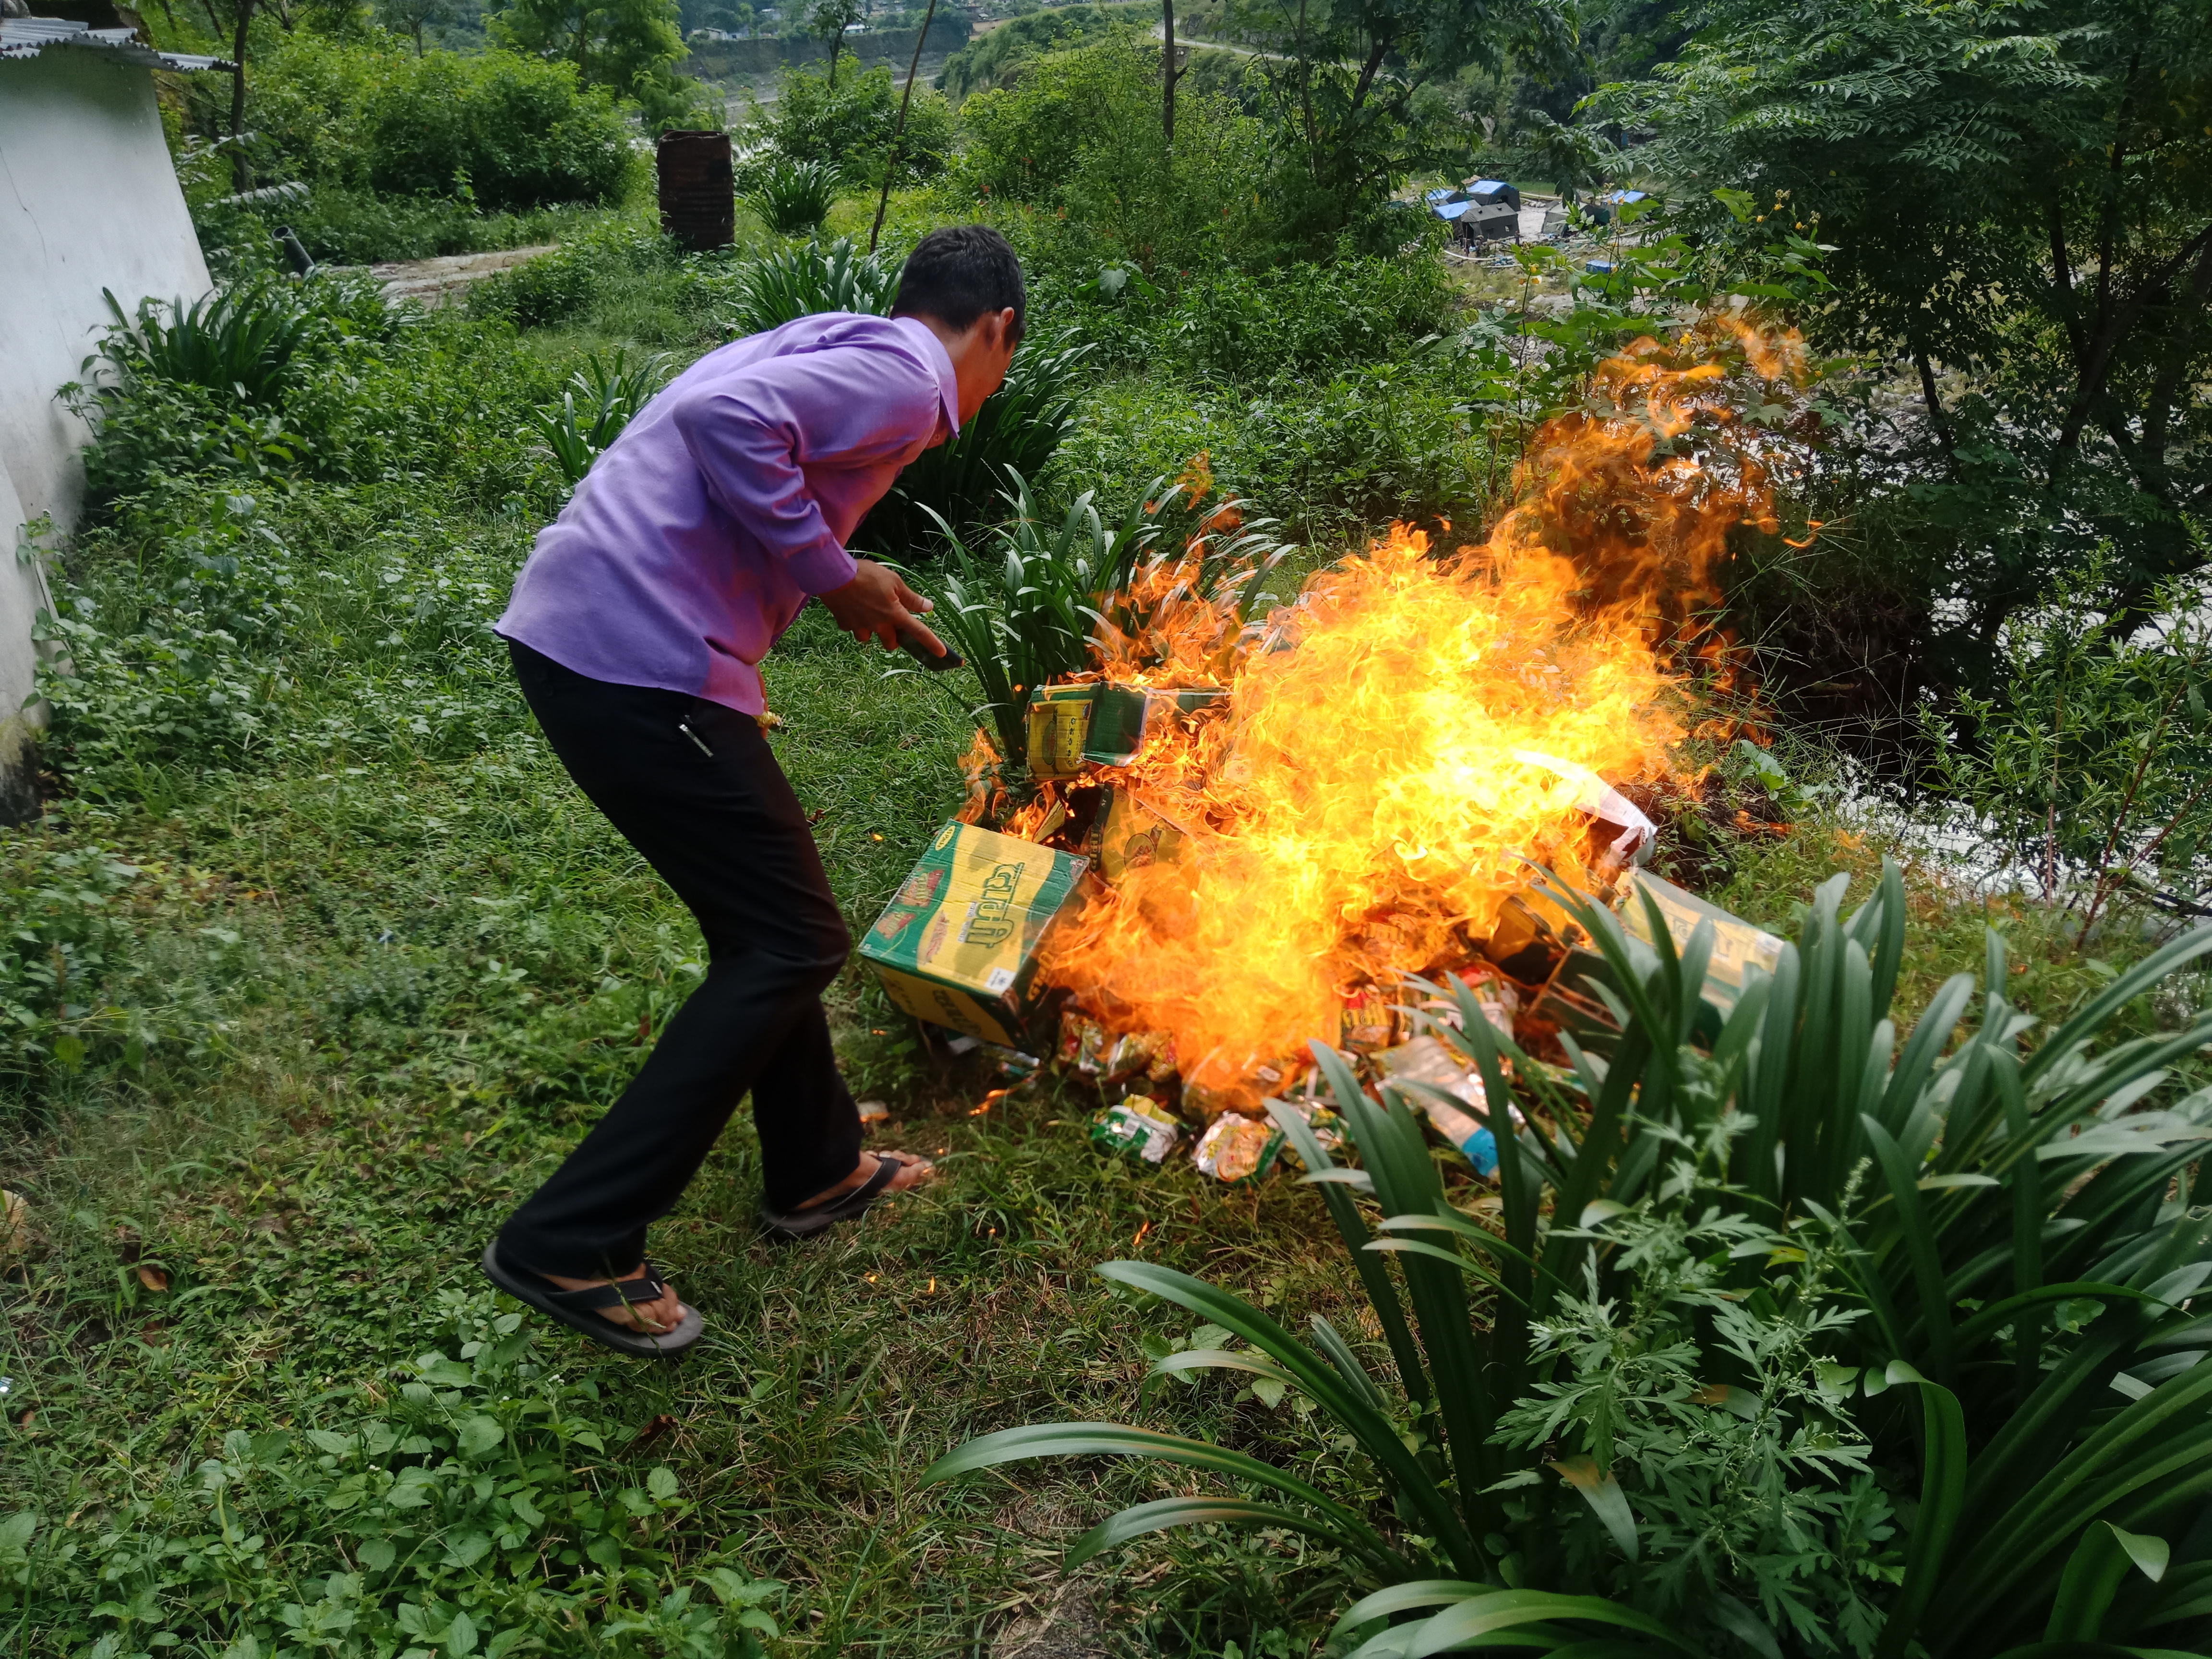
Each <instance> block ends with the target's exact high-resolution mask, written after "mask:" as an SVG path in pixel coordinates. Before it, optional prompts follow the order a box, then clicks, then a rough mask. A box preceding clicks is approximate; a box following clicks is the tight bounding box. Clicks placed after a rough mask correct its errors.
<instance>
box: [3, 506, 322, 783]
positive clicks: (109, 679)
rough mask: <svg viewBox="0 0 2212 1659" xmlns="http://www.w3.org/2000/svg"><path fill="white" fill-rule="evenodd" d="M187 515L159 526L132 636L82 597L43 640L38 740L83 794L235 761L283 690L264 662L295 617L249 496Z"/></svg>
mask: <svg viewBox="0 0 2212 1659" xmlns="http://www.w3.org/2000/svg"><path fill="white" fill-rule="evenodd" d="M186 510H187V512H189V513H191V514H192V516H191V518H188V519H186V520H185V521H184V522H182V523H175V524H172V525H169V526H165V528H166V529H167V531H168V532H169V533H168V534H167V535H165V536H163V537H162V538H161V541H160V556H159V558H158V561H157V562H155V564H154V565H153V566H152V567H151V568H148V569H146V570H145V571H144V572H143V577H142V586H141V589H140V592H139V594H138V596H137V605H136V607H135V614H133V615H132V616H131V617H129V619H128V620H125V621H122V622H121V626H122V627H124V628H127V629H129V631H127V632H120V631H118V623H117V622H112V621H111V620H110V619H109V618H108V617H106V616H105V615H103V614H102V611H103V607H102V606H101V605H100V602H99V601H98V600H96V599H94V598H93V597H92V596H90V595H89V594H88V593H85V592H82V591H76V592H70V593H68V594H66V595H65V596H64V597H63V598H62V599H60V600H59V602H58V605H57V609H56V612H55V614H54V615H53V616H52V617H51V618H50V619H49V620H48V621H47V622H46V623H43V624H42V625H41V627H40V630H39V637H40V638H41V639H42V640H45V641H49V642H51V643H52V644H53V645H55V646H58V647H60V648H59V650H58V651H57V652H55V653H52V654H51V655H49V656H47V657H46V658H45V659H42V660H41V662H40V672H39V690H40V695H41V696H43V697H44V699H45V700H46V703H47V705H48V707H49V708H51V710H52V716H53V720H52V730H51V732H49V734H48V738H47V743H48V745H49V747H50V749H51V750H52V756H53V758H54V761H55V763H56V765H57V767H58V769H60V770H62V771H64V773H66V774H67V775H69V776H70V779H71V781H72V782H73V783H74V784H75V786H76V787H77V789H79V790H80V791H81V792H82V793H87V794H89V795H93V796H94V797H103V796H104V797H108V798H128V797H129V796H131V795H133V794H135V793H137V792H138V789H139V788H140V787H141V784H142V781H143V775H144V774H145V773H146V772H147V771H148V770H149V769H155V768H160V767H165V766H184V767H187V768H191V769H210V768H216V767H237V766H240V765H241V764H243V763H246V760H247V759H248V757H250V756H252V754H253V753H254V752H255V750H257V749H258V747H259V746H260V745H261V744H262V743H263V740H264V735H265V730H266V726H267V724H268V708H269V705H270V703H271V702H272V701H273V700H274V699H276V697H277V696H279V694H280V692H281V691H282V690H283V687H282V686H281V685H280V684H279V679H280V676H279V675H277V674H276V672H275V671H274V670H273V669H272V668H271V667H270V665H269V662H268V659H270V656H271V655H272V653H273V652H274V650H275V647H276V646H277V644H278V643H279V642H280V641H281V640H282V638H283V634H284V632H285V630H286V629H287V628H288V627H289V624H290V623H291V622H292V620H293V619H294V618H295V617H296V615H297V614H298V606H297V604H296V602H295V599H294V598H293V596H292V592H291V590H292V587H293V586H294V579H293V576H292V574H291V572H290V570H289V568H288V562H287V560H286V559H285V556H284V551H285V550H284V544H283V541H282V540H281V539H280V538H278V536H277V534H276V531H275V530H274V529H273V528H271V527H270V526H269V525H268V524H267V523H266V522H265V521H264V518H263V515H262V513H261V509H260V506H259V504H258V502H257V501H255V500H254V499H253V497H252V496H250V495H215V496H213V497H212V498H211V499H210V498H202V499H200V500H197V501H191V502H190V503H189V505H188V507H187V509H186ZM118 620H119V619H118Z"/></svg>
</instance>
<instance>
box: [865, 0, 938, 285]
mask: <svg viewBox="0 0 2212 1659" xmlns="http://www.w3.org/2000/svg"><path fill="white" fill-rule="evenodd" d="M936 18H937V0H929V9H928V10H927V12H925V13H924V14H923V15H922V19H921V33H919V34H917V35H915V37H914V56H913V58H910V59H909V60H908V63H907V66H906V90H905V91H904V92H902V93H901V94H899V112H898V122H897V125H895V126H893V127H892V128H891V147H890V153H889V154H888V155H885V156H884V193H883V194H882V195H881V196H878V197H877V198H876V222H875V223H874V224H873V225H872V226H871V227H870V228H869V230H868V252H869V253H871V254H873V253H874V252H875V251H876V240H877V239H878V237H880V236H881V235H882V234H884V213H885V211H886V210H888V209H889V208H890V204H891V179H893V177H895V176H896V173H898V164H899V146H900V144H901V143H902V142H903V141H904V140H905V137H906V108H907V106H908V104H911V103H912V102H913V101H914V77H915V76H917V75H919V74H920V73H921V47H922V43H923V42H924V41H926V40H928V39H929V26H930V24H931V23H933V21H936Z"/></svg>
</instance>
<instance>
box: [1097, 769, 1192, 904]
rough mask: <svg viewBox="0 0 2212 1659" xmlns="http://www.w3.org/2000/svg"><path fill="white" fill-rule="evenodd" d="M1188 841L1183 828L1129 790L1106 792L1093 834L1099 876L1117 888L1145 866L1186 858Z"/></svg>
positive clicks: (1171, 862)
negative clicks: (1184, 855) (1185, 851)
mask: <svg viewBox="0 0 2212 1659" xmlns="http://www.w3.org/2000/svg"><path fill="white" fill-rule="evenodd" d="M1185 839H1186V837H1185V836H1184V834H1183V831H1182V826H1181V825H1179V824H1177V823H1174V822H1173V821H1172V820H1170V818H1168V817H1166V816H1165V815H1164V814H1163V813H1161V812H1159V811H1155V810H1154V809H1153V808H1152V807H1151V806H1149V805H1146V803H1144V802H1143V801H1141V800H1139V799H1137V798H1136V796H1134V795H1133V794H1132V793H1129V791H1127V789H1109V790H1108V791H1107V792H1106V803H1105V805H1103V806H1102V807H1100V808H1099V810H1098V816H1097V819H1096V820H1095V821H1094V823H1093V825H1092V829H1091V842H1092V844H1093V845H1094V846H1095V847H1096V848H1097V860H1098V873H1099V874H1100V875H1101V876H1103V877H1104V878H1105V879H1106V880H1107V882H1108V883H1109V884H1115V885H1118V884H1120V882H1121V878H1122V877H1123V876H1125V875H1127V873H1128V872H1130V871H1132V870H1134V869H1138V868H1139V867H1141V866H1145V865H1147V864H1173V863H1174V862H1176V860H1178V859H1180V858H1181V857H1182V845H1183V842H1184V840H1185Z"/></svg>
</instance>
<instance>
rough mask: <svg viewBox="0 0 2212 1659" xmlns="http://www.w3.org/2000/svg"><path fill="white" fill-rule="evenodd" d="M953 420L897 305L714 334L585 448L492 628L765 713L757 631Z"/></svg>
mask: <svg viewBox="0 0 2212 1659" xmlns="http://www.w3.org/2000/svg"><path fill="white" fill-rule="evenodd" d="M959 429H960V396H959V390H958V387H957V385H956V383H955V382H954V380H953V375H952V359H951V357H950V356H947V355H946V354H945V346H944V343H942V342H941V341H939V339H938V337H936V336H935V335H934V334H933V333H931V332H930V331H929V330H928V328H927V326H926V325H923V324H921V323H920V322H917V321H915V320H914V319H912V318H906V317H900V318H883V317H866V316H859V315H855V314H854V313H849V312H842V311H833V312H824V313H818V314H817V315H814V316H811V317H801V318H800V319H799V320H798V321H796V322H791V323H786V324H785V325H783V326H782V327H781V328H779V329H774V330H771V331H769V332H768V333H766V334H756V335H753V336H752V337H750V338H748V339H743V340H738V341H736V342H734V343H732V344H729V345H726V346H723V347H721V348H720V349H717V350H714V351H710V352H708V354H707V355H706V356H703V357H702V358H701V359H700V360H699V361H698V362H696V363H694V364H692V365H691V367H690V368H687V369H685V370H684V373H683V374H679V375H678V376H677V377H676V379H675V380H672V381H671V382H670V383H669V385H668V386H667V387H666V389H665V390H664V391H663V392H661V393H660V395H659V397H657V398H654V399H653V401H652V402H651V403H649V404H647V405H646V406H645V407H644V408H643V409H642V410H640V411H639V412H638V414H637V416H636V417H635V419H633V420H632V421H631V422H630V423H629V426H627V427H625V428H623V433H622V435H621V436H620V437H618V438H617V439H616V440H615V441H614V442H613V443H612V444H611V445H610V446H609V447H608V448H607V450H606V453H605V454H603V455H601V456H600V457H599V459H598V460H597V461H595V462H593V463H592V470H591V471H590V472H588V473H587V474H586V475H585V477H584V481H583V483H580V484H579V485H577V487H576V493H575V495H574V496H573V497H571V498H570V500H569V502H568V506H566V507H563V508H562V509H561V516H560V517H559V518H557V519H556V520H554V521H553V522H552V523H551V524H550V525H548V526H546V527H545V528H544V530H542V531H540V532H538V545H537V548H536V549H535V550H533V551H532V554H531V556H530V557H529V559H528V561H527V562H525V564H524V565H523V567H522V574H520V576H518V577H517V578H516V579H515V583H514V596H513V599H510V600H508V602H507V614H506V615H505V616H503V617H501V618H500V619H499V621H498V623H496V624H495V627H496V629H497V630H498V632H499V633H500V634H501V635H503V636H505V637H506V638H507V639H510V640H519V641H521V642H522V643H523V644H525V645H526V646H528V647H531V648H532V650H534V651H539V652H542V653H544V654H545V655H546V656H549V657H550V658H552V659H553V660H554V661H556V662H557V663H559V664H561V665H562V666H564V667H568V668H573V669H574V670H575V671H576V672H578V673H579V674H585V675H588V676H590V677H591V678H593V679H598V680H612V681H615V682H616V683H617V684H623V685H650V686H657V687H659V688H660V689H661V690H668V691H683V692H687V693H689V694H690V695H691V696H698V697H704V698H706V699H707V700H708V701H709V702H719V703H726V704H727V705H728V706H729V707H730V708H736V709H740V710H742V711H744V713H746V714H760V713H761V712H763V709H764V708H766V704H765V702H763V696H762V691H761V676H760V667H759V664H760V659H762V657H763V656H765V655H766V654H767V653H768V648H769V647H770V646H772V645H774V644H775V641H776V640H777V638H778V636H780V635H781V634H782V632H783V630H784V629H787V628H788V627H789V626H790V625H791V619H792V618H793V617H796V616H797V615H798V614H799V607H800V606H802V605H805V603H806V600H807V598H808V596H809V595H811V594H815V593H826V592H829V590H830V589H831V588H834V587H842V586H844V585H845V584H846V583H847V582H848V581H850V580H852V579H853V571H854V562H853V556H852V555H851V554H850V553H848V552H847V551H846V550H845V540H846V538H848V537H849V536H850V535H851V534H852V533H853V532H854V529H855V528H857V527H858V526H859V525H860V520H861V518H862V516H863V515H864V514H866V512H867V510H868V509H869V508H870V507H873V506H874V505H875V504H876V503H877V502H878V501H880V500H882V499H883V496H884V492H885V491H887V490H888V489H890V487H891V483H892V481H893V480H894V479H896V477H898V474H899V469H900V468H901V467H902V466H904V465H907V463H908V462H909V461H911V460H913V459H914V458H915V456H917V455H919V454H921V452H922V451H923V450H924V449H926V448H927V447H929V446H930V445H931V444H932V443H933V442H935V441H937V440H938V438H939V435H940V434H942V435H947V436H949V435H951V434H952V433H955V432H957V431H958V430H959Z"/></svg>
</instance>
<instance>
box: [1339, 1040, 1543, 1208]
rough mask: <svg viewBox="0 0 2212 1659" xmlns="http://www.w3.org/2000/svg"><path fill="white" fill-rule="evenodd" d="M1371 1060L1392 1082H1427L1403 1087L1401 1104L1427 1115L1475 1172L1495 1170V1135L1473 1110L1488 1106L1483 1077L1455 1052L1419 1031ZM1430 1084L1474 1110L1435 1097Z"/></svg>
mask: <svg viewBox="0 0 2212 1659" xmlns="http://www.w3.org/2000/svg"><path fill="white" fill-rule="evenodd" d="M1375 1063H1376V1066H1377V1067H1378V1068H1379V1069H1380V1070H1381V1071H1382V1073H1383V1076H1385V1077H1386V1078H1388V1079H1389V1080H1390V1081H1391V1082H1393V1083H1421V1084H1426V1085H1428V1088H1424V1089H1407V1091H1405V1100H1406V1103H1407V1105H1409V1106H1411V1107H1413V1109H1415V1110H1416V1111H1418V1112H1419V1113H1420V1114H1421V1115H1423V1116H1424V1117H1425V1118H1427V1119H1428V1121H1430V1123H1431V1124H1432V1125H1433V1126H1434V1127H1435V1128H1436V1131H1437V1133H1438V1134H1440V1135H1442V1136H1443V1138H1444V1139H1446V1140H1449V1142H1451V1144H1452V1145H1453V1146H1456V1147H1458V1148H1459V1150H1460V1152H1461V1154H1462V1156H1463V1157H1464V1158H1466V1159H1467V1161H1468V1163H1469V1164H1473V1165H1474V1172H1475V1174H1477V1175H1479V1176H1491V1175H1494V1174H1496V1173H1497V1170H1498V1138H1497V1137H1496V1136H1495V1135H1493V1134H1492V1133H1491V1132H1490V1129H1489V1127H1488V1126H1487V1125H1486V1124H1485V1123H1484V1122H1483V1121H1482V1120H1481V1119H1480V1118H1479V1117H1477V1116H1475V1115H1474V1113H1483V1112H1486V1111H1487V1106H1486V1101H1485V1097H1484V1091H1483V1087H1482V1079H1480V1077H1477V1076H1476V1075H1475V1074H1474V1073H1473V1072H1470V1071H1468V1069H1467V1068H1466V1067H1465V1066H1462V1065H1461V1064H1460V1061H1459V1057H1458V1056H1457V1055H1456V1054H1453V1053H1452V1051H1451V1050H1450V1049H1449V1048H1445V1047H1444V1045H1443V1043H1442V1042H1438V1041H1437V1039H1436V1038H1435V1037H1432V1036H1418V1037H1415V1038H1414V1039H1413V1041H1412V1042H1408V1043H1406V1044H1404V1045H1403V1046H1402V1047H1400V1048H1391V1049H1388V1050H1385V1051H1384V1052H1383V1053H1382V1054H1377V1055H1376V1056H1375ZM1430 1089H1439V1090H1442V1091H1443V1092H1444V1093H1445V1094H1447V1095H1449V1096H1451V1097H1452V1098H1453V1099H1455V1100H1459V1101H1462V1102H1464V1103H1466V1104H1467V1105H1468V1106H1469V1107H1471V1108H1472V1109H1473V1112H1464V1111H1462V1110H1460V1109H1458V1108H1457V1107H1455V1106H1454V1105H1452V1104H1451V1103H1450V1101H1447V1100H1440V1099H1438V1098H1437V1097H1436V1096H1435V1095H1433V1094H1431V1093H1430V1092H1429V1090H1430ZM1508 1110H1509V1111H1510V1110H1511V1108H1510V1107H1509V1108H1508ZM1514 1116H1515V1117H1516V1120H1517V1119H1518V1117H1519V1114H1518V1113H1517V1112H1516V1113H1515V1114H1514Z"/></svg>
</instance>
